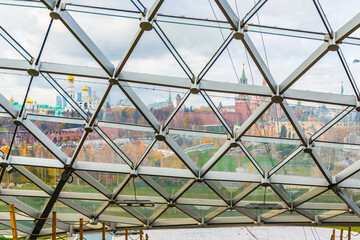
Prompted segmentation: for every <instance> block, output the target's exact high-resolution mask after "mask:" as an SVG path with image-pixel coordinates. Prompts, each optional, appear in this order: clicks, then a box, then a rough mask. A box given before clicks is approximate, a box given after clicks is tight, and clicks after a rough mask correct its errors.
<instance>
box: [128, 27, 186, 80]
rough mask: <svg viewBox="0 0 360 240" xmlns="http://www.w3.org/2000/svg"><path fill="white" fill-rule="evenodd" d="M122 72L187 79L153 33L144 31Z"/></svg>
mask: <svg viewBox="0 0 360 240" xmlns="http://www.w3.org/2000/svg"><path fill="white" fill-rule="evenodd" d="M123 71H129V72H141V73H149V74H158V75H166V76H177V77H187V75H186V74H185V72H184V70H183V69H182V68H181V67H180V65H179V63H178V62H177V61H176V60H175V58H174V56H173V55H172V54H171V53H170V51H169V50H168V49H167V47H166V46H165V45H164V43H163V42H162V41H161V40H160V38H159V36H158V35H157V34H156V32H155V31H145V32H144V33H143V35H142V36H141V38H140V40H139V42H138V43H137V45H136V47H135V49H134V51H133V52H132V54H131V56H130V58H129V59H128V61H127V62H126V65H125V66H124V69H123Z"/></svg>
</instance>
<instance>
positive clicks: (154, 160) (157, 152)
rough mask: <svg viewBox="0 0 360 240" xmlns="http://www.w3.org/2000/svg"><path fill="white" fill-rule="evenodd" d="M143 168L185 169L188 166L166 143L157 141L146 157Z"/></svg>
mask: <svg viewBox="0 0 360 240" xmlns="http://www.w3.org/2000/svg"><path fill="white" fill-rule="evenodd" d="M141 166H149V167H165V168H183V169H185V168H186V166H185V164H183V162H182V161H181V160H180V159H179V158H178V157H177V156H176V154H175V153H174V152H173V151H172V150H171V149H170V148H169V147H168V145H166V143H165V142H159V141H156V143H155V144H154V146H153V147H152V149H151V150H150V152H149V153H148V154H147V155H146V157H145V159H144V161H142V163H141Z"/></svg>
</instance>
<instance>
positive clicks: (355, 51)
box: [341, 9, 360, 87]
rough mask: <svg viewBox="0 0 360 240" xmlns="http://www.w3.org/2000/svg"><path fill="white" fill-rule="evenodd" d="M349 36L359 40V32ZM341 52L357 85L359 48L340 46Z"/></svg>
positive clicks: (359, 73) (358, 78)
mask: <svg viewBox="0 0 360 240" xmlns="http://www.w3.org/2000/svg"><path fill="white" fill-rule="evenodd" d="M349 11H350V9H349ZM351 11H353V9H351ZM349 16H350V15H349ZM350 36H351V37H357V38H359V37H360V31H359V30H357V31H355V32H354V33H352V34H351V35H350ZM341 51H342V53H343V55H344V58H345V62H346V63H347V65H348V66H349V68H350V71H351V73H352V76H353V78H354V80H355V82H356V83H357V84H358V83H359V80H360V68H359V62H358V61H357V60H359V54H360V49H359V46H354V45H350V44H342V46H341ZM344 81H345V80H344ZM358 87H359V86H358Z"/></svg>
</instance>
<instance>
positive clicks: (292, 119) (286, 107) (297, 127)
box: [280, 101, 308, 146]
mask: <svg viewBox="0 0 360 240" xmlns="http://www.w3.org/2000/svg"><path fill="white" fill-rule="evenodd" d="M280 106H281V108H282V109H283V111H284V113H285V115H286V117H287V118H288V119H289V121H290V123H291V125H292V126H293V127H294V130H295V132H296V134H297V135H298V137H299V138H300V141H301V142H302V144H303V146H307V145H308V139H307V136H306V134H305V132H304V130H303V129H302V127H301V125H300V123H299V121H298V120H297V119H296V117H295V115H294V113H293V110H292V108H291V107H290V106H289V105H288V104H287V102H286V101H284V102H282V103H280Z"/></svg>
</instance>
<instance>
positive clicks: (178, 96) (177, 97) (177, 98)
mask: <svg viewBox="0 0 360 240" xmlns="http://www.w3.org/2000/svg"><path fill="white" fill-rule="evenodd" d="M175 99H176V106H178V105H179V104H180V102H181V96H180V94H177V95H176V98H175Z"/></svg>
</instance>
